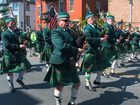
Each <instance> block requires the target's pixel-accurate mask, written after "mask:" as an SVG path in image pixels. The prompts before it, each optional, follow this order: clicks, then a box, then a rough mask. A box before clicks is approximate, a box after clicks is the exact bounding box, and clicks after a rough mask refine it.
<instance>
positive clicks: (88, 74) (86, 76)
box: [85, 72, 91, 86]
mask: <svg viewBox="0 0 140 105" xmlns="http://www.w3.org/2000/svg"><path fill="white" fill-rule="evenodd" d="M90 76H91V74H90V73H87V72H86V73H85V79H86V86H89V85H90Z"/></svg>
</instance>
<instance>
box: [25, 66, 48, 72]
mask: <svg viewBox="0 0 140 105" xmlns="http://www.w3.org/2000/svg"><path fill="white" fill-rule="evenodd" d="M44 67H45V64H35V65H32V67H31V69H30V70H28V71H27V72H32V71H36V72H41V71H42V69H43V68H44Z"/></svg>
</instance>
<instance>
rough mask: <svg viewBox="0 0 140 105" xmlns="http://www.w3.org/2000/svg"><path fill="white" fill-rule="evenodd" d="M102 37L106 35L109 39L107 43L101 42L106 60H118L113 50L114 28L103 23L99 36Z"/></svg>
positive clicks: (114, 49) (114, 41)
mask: <svg viewBox="0 0 140 105" xmlns="http://www.w3.org/2000/svg"><path fill="white" fill-rule="evenodd" d="M104 35H108V36H109V38H108V40H107V41H102V43H101V46H102V52H103V53H104V56H105V58H106V59H107V60H110V61H113V60H114V59H117V58H118V55H117V53H116V48H115V44H116V36H115V29H114V26H113V25H109V24H108V23H104V25H103V29H102V32H101V36H104Z"/></svg>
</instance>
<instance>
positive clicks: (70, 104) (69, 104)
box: [68, 102, 76, 105]
mask: <svg viewBox="0 0 140 105" xmlns="http://www.w3.org/2000/svg"><path fill="white" fill-rule="evenodd" d="M68 105H76V104H75V103H74V104H72V103H71V102H69V103H68Z"/></svg>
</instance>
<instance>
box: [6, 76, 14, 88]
mask: <svg viewBox="0 0 140 105" xmlns="http://www.w3.org/2000/svg"><path fill="white" fill-rule="evenodd" d="M7 80H8V83H9V86H10V87H13V75H10V76H9V75H7Z"/></svg>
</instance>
